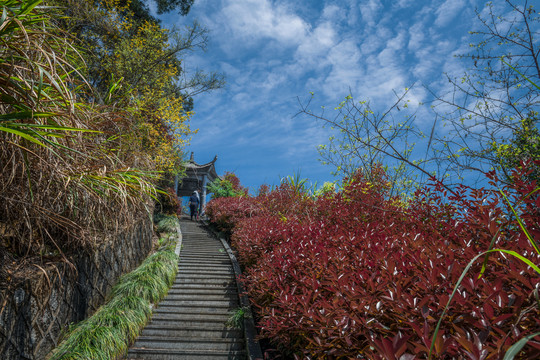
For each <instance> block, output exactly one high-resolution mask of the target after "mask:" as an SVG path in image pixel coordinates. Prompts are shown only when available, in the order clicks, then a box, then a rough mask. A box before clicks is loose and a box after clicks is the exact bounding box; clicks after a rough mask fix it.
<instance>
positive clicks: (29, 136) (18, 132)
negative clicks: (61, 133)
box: [0, 126, 46, 147]
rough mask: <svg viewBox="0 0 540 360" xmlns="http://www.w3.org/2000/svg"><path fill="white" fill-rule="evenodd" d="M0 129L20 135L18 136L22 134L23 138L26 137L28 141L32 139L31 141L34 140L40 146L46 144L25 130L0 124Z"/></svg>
mask: <svg viewBox="0 0 540 360" xmlns="http://www.w3.org/2000/svg"><path fill="white" fill-rule="evenodd" d="M0 131H4V132H8V133H11V134H15V135H18V136H20V137H22V138H25V139H26V140H28V141H31V142H33V143H35V144H38V145H40V146H44V147H45V146H46V145H45V144H43V143H42V142H41V141H39V140H38V139H36V138H35V137H33V136H31V135H29V134H27V133H25V132H23V131H19V130H14V129H11V128H7V127H3V126H0Z"/></svg>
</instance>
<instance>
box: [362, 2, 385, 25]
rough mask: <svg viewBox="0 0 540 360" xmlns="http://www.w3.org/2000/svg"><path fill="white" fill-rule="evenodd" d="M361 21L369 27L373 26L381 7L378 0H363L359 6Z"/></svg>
mask: <svg viewBox="0 0 540 360" xmlns="http://www.w3.org/2000/svg"><path fill="white" fill-rule="evenodd" d="M359 7H360V13H361V15H362V20H363V21H364V22H365V23H366V24H367V25H368V26H370V27H373V26H375V24H376V23H377V19H378V18H379V12H380V11H381V9H382V7H383V5H382V4H381V2H380V1H379V0H365V1H361V2H360V4H359Z"/></svg>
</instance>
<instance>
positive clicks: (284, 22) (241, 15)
mask: <svg viewBox="0 0 540 360" xmlns="http://www.w3.org/2000/svg"><path fill="white" fill-rule="evenodd" d="M217 16H219V17H222V19H221V22H222V24H223V25H224V27H228V30H229V31H230V32H231V34H232V36H234V37H235V38H236V39H237V40H241V41H248V42H257V41H261V40H264V39H273V40H276V41H278V42H279V43H280V44H282V45H285V46H287V45H295V44H298V43H300V42H301V41H302V39H303V38H304V37H305V35H306V32H307V31H308V25H307V24H306V22H304V21H303V20H302V19H301V18H300V17H298V16H297V15H295V14H291V13H290V10H289V8H288V7H287V6H286V5H284V4H278V3H272V2H270V1H269V0H228V1H226V4H225V5H224V7H223V9H222V11H221V13H220V14H217ZM218 21H219V20H218ZM237 45H238V46H242V45H245V44H242V43H238V44H237Z"/></svg>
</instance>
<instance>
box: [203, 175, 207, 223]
mask: <svg viewBox="0 0 540 360" xmlns="http://www.w3.org/2000/svg"><path fill="white" fill-rule="evenodd" d="M207 182H208V178H207V177H206V174H204V175H203V178H202V194H201V215H203V214H204V211H205V210H206V183H207Z"/></svg>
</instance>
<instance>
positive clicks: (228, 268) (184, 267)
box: [178, 264, 234, 274]
mask: <svg viewBox="0 0 540 360" xmlns="http://www.w3.org/2000/svg"><path fill="white" fill-rule="evenodd" d="M200 270H207V271H210V272H223V273H225V274H228V273H231V272H232V273H234V272H233V267H232V265H226V264H214V265H208V264H181V265H178V271H200Z"/></svg>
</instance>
